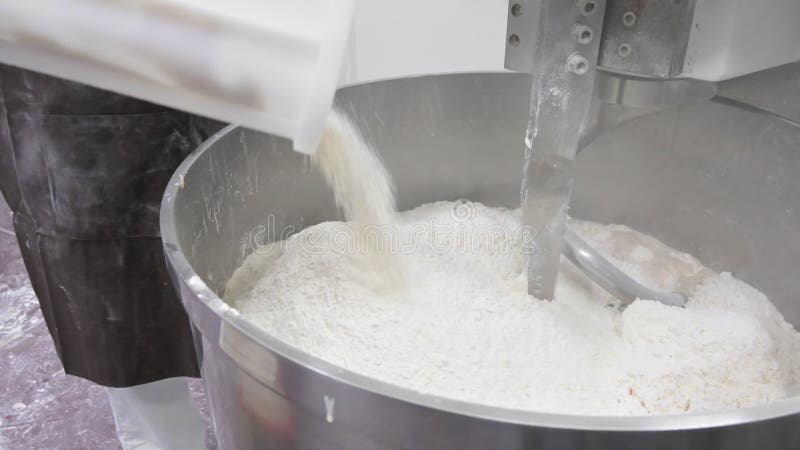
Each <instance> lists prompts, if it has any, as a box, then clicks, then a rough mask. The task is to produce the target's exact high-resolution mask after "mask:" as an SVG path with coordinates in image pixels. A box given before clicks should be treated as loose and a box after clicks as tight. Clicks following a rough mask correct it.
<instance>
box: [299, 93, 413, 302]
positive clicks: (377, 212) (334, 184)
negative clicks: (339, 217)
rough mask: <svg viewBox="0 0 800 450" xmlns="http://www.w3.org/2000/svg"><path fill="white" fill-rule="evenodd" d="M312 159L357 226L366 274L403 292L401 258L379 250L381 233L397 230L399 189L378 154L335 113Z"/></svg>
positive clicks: (347, 118) (348, 121)
mask: <svg viewBox="0 0 800 450" xmlns="http://www.w3.org/2000/svg"><path fill="white" fill-rule="evenodd" d="M312 160H313V162H314V164H315V165H316V166H317V167H318V168H319V170H320V172H321V173H322V175H323V176H324V177H325V180H326V181H327V183H328V185H329V186H330V188H331V189H332V190H333V193H334V197H335V198H336V204H337V205H338V206H339V208H341V210H342V213H343V214H344V217H345V218H346V219H347V220H348V221H350V222H353V223H354V224H355V227H354V230H353V231H354V238H355V243H356V244H358V245H360V249H362V250H365V251H363V252H362V253H363V255H364V258H363V262H364V268H365V270H373V271H379V272H381V273H382V276H383V278H384V280H385V281H386V285H387V286H390V287H392V288H400V287H402V271H401V269H400V266H399V261H398V260H397V258H396V257H395V256H396V255H392V254H391V252H389V251H386V249H384V248H381V247H380V245H381V242H380V240H381V236H382V235H383V234H382V231H388V232H391V229H392V228H391V227H393V226H394V219H395V214H396V204H395V199H394V185H393V184H392V179H391V177H390V175H389V172H387V171H386V168H385V167H384V166H383V162H382V161H381V160H380V158H379V157H378V154H377V152H375V150H374V149H373V148H372V147H371V146H370V145H369V144H368V143H367V141H366V140H365V139H364V136H363V135H362V134H361V132H360V131H359V129H358V127H357V126H356V125H355V124H354V123H353V122H352V120H350V118H349V117H348V116H347V114H346V113H345V112H343V111H341V110H340V109H337V108H334V110H333V111H332V112H331V114H330V115H329V116H328V120H327V121H326V123H325V130H324V133H323V135H322V140H321V142H320V145H319V147H318V148H317V151H316V153H315V154H314V156H313V157H312ZM382 229H383V230H382Z"/></svg>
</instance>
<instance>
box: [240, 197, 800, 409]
mask: <svg viewBox="0 0 800 450" xmlns="http://www.w3.org/2000/svg"><path fill="white" fill-rule="evenodd" d="M570 226H572V227H573V228H574V229H576V231H578V233H579V234H580V235H581V236H583V237H584V238H585V239H586V240H587V241H588V242H589V243H591V244H593V245H595V246H596V247H597V248H598V250H600V251H601V252H603V253H604V254H605V255H606V256H608V257H609V259H611V261H613V262H615V263H616V264H617V265H618V266H619V267H620V268H622V269H623V270H625V271H626V272H627V273H629V274H631V275H633V276H634V277H635V278H637V279H639V280H640V281H642V282H644V283H647V284H649V285H651V286H653V287H657V288H660V289H664V290H682V291H684V292H686V293H688V294H689V296H690V300H689V303H688V305H687V307H686V308H685V309H682V308H677V307H669V306H664V305H662V304H659V303H656V302H653V301H646V300H639V301H636V302H634V303H633V304H631V305H629V306H628V307H627V308H625V309H620V308H618V307H615V305H614V302H613V300H612V299H611V298H610V297H609V296H608V294H606V293H605V292H603V291H602V290H600V288H598V287H596V286H594V285H593V284H592V283H591V282H590V281H588V280H587V279H586V278H585V277H584V276H583V275H582V274H580V273H579V272H578V271H577V270H576V269H574V268H573V267H572V266H571V265H570V264H569V263H568V262H566V261H565V262H563V263H562V269H561V275H560V277H559V281H558V286H557V291H556V297H555V299H554V300H553V301H552V302H546V301H540V300H537V299H535V298H532V297H530V296H528V295H527V293H526V291H525V286H526V283H525V279H524V275H523V273H524V272H523V261H524V258H523V256H522V254H521V251H520V239H519V229H520V217H519V212H518V211H512V210H507V209H500V208H490V207H486V206H484V205H481V204H478V203H471V202H464V201H462V202H439V203H431V204H427V205H423V206H420V207H418V208H416V209H414V210H411V211H406V212H402V213H399V214H397V217H396V218H395V219H394V225H393V227H392V230H393V231H391V232H388V233H384V234H382V235H380V236H376V235H374V234H373V235H371V236H369V237H366V238H365V237H364V236H363V232H364V231H365V229H364V228H363V227H362V226H360V225H357V224H355V223H352V222H326V223H321V224H318V225H315V226H312V227H309V228H307V229H305V230H304V231H302V232H301V233H298V234H296V235H294V236H292V237H290V238H289V239H287V240H286V241H282V242H280V243H276V244H275V245H273V246H272V247H270V248H269V249H267V250H266V251H263V252H258V253H254V254H252V255H251V256H250V257H249V258H248V259H247V260H246V261H245V263H244V264H243V266H242V267H241V268H240V269H238V271H237V272H236V273H235V274H234V276H233V277H232V279H231V280H230V282H229V284H228V286H227V290H226V294H225V299H226V301H227V302H229V303H230V304H231V305H232V306H234V307H236V308H237V309H239V311H240V312H241V314H242V315H243V316H244V317H246V318H247V319H249V320H251V321H253V322H255V323H256V324H258V325H259V326H261V327H263V328H264V329H265V330H266V331H267V332H268V333H270V334H271V335H273V336H275V337H277V338H279V339H281V340H283V341H285V342H287V343H289V344H291V345H293V346H295V347H297V348H299V349H301V350H303V351H305V352H307V353H309V354H311V355H314V356H317V357H319V358H321V359H324V360H326V361H329V362H331V363H333V364H336V365H339V366H341V367H343V368H345V369H348V370H351V371H354V372H358V373H361V374H364V375H367V376H370V377H374V378H376V379H378V380H382V381H385V382H387V383H392V384H395V385H399V386H402V387H405V388H409V389H413V390H416V391H420V392H423V393H429V394H434V395H438V396H443V397H449V398H453V399H459V400H465V401H470V402H477V403H483V404H488V405H495V406H502V407H508V408H516V409H524V410H533V411H544V412H553V413H566V414H601V415H648V414H676V413H685V412H701V411H715V410H723V409H731V408H738V407H744V406H750V405H757V404H762V403H767V402H771V401H774V400H777V399H781V398H785V397H787V396H789V395H793V394H794V393H795V392H794V389H795V388H796V386H797V385H798V384H800V334H798V333H797V332H796V331H795V330H794V329H793V327H792V326H791V325H790V324H788V323H787V322H786V321H785V320H784V319H783V317H782V316H781V314H780V313H779V312H778V311H777V310H776V309H775V307H774V306H773V305H772V304H771V303H770V302H769V300H768V299H767V298H766V297H765V296H764V295H763V294H762V293H760V292H759V291H757V290H755V289H754V288H752V287H750V286H748V285H747V284H745V283H743V282H741V281H739V280H737V279H736V278H734V277H732V276H731V275H730V274H727V273H722V274H718V273H714V272H712V271H711V270H709V269H707V268H705V267H703V266H702V265H701V264H700V263H698V262H697V261H696V260H695V259H694V258H692V257H691V256H689V255H687V254H685V253H680V252H678V251H676V250H673V249H671V248H669V247H667V246H665V245H664V244H662V243H661V242H659V241H657V240H656V239H654V238H652V237H649V236H645V235H643V234H640V233H638V232H636V231H633V230H631V229H629V228H626V227H622V226H616V225H600V224H595V223H586V222H577V221H573V222H572V223H571V225H570ZM384 231H385V230H384ZM367 241H368V242H370V244H369V245H366V244H365V242H367ZM374 252H379V253H383V254H385V253H390V254H391V255H392V258H395V259H394V263H396V264H397V265H398V267H400V269H401V271H402V279H403V282H402V283H399V284H398V283H394V282H387V281H386V277H385V276H384V275H383V274H382V272H381V271H380V270H375V267H374V261H375V259H374V255H372V253H374Z"/></svg>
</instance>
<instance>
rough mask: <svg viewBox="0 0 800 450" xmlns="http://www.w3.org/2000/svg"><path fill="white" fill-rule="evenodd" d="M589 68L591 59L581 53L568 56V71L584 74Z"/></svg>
mask: <svg viewBox="0 0 800 450" xmlns="http://www.w3.org/2000/svg"><path fill="white" fill-rule="evenodd" d="M587 70H589V61H588V60H587V59H586V57H585V56H583V55H581V54H580V53H577V52H576V53H573V54H571V55H569V58H567V72H570V73H574V74H575V75H583V74H585V73H586V71H587Z"/></svg>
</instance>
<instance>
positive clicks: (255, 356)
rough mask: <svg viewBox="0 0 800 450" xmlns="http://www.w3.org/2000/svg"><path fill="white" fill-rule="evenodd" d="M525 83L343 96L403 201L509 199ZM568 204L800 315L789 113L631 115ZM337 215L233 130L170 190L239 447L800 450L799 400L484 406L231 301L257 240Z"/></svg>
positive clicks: (174, 248) (797, 173) (298, 175)
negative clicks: (269, 330) (381, 374)
mask: <svg viewBox="0 0 800 450" xmlns="http://www.w3.org/2000/svg"><path fill="white" fill-rule="evenodd" d="M529 85H530V82H529V78H528V77H526V76H523V75H518V74H510V73H504V74H500V73H496V74H458V75H442V76H430V77H418V78H409V79H401V80H394V81H383V82H377V83H371V84H365V85H360V86H353V87H348V88H344V89H342V90H341V91H340V92H339V93H338V95H337V98H336V103H337V104H338V105H339V106H341V107H342V108H344V109H346V110H347V111H348V112H350V113H351V114H352V115H353V116H354V117H355V120H356V122H357V123H358V125H360V127H361V128H362V130H363V131H364V133H365V135H366V137H367V138H368V139H369V140H370V141H372V142H374V143H375V144H376V147H377V148H378V149H379V151H380V153H381V155H382V157H383V159H384V160H385V162H386V165H387V166H388V168H389V169H390V171H391V173H392V175H393V176H394V180H395V182H396V184H397V191H398V194H399V199H398V200H399V206H400V207H401V208H410V207H413V206H416V205H419V204H421V203H423V202H429V201H433V200H446V199H449V200H453V199H458V198H469V199H472V200H475V201H480V202H484V203H486V204H489V205H502V206H509V207H511V206H516V205H518V203H519V190H520V189H519V188H520V175H521V173H522V171H521V164H522V147H521V137H522V136H523V134H524V128H525V123H524V122H525V120H526V117H527V108H528V98H527V95H525V93H526V92H527V89H529V88H528V86H529ZM571 212H572V214H573V215H574V216H576V217H579V218H585V219H591V220H596V221H601V222H612V223H621V224H626V225H629V226H631V227H633V228H636V229H638V230H640V231H643V232H645V233H649V234H651V235H654V236H656V237H658V238H660V239H661V240H663V241H664V242H666V243H667V244H669V245H671V246H673V247H675V248H678V249H680V250H684V251H687V252H689V253H692V254H693V255H695V256H697V257H698V258H700V260H702V261H703V262H704V263H705V264H707V265H708V266H710V267H712V268H714V269H718V270H728V271H732V272H733V273H734V274H735V275H736V276H738V277H740V278H741V279H743V280H746V281H747V282H749V283H751V284H752V285H754V286H756V287H757V288H759V289H760V290H762V291H763V292H765V293H766V294H767V295H769V296H770V298H771V299H772V301H773V302H774V303H775V304H776V305H777V306H778V307H779V308H780V310H781V311H782V312H783V314H784V315H785V316H786V318H787V319H788V320H789V321H791V322H793V323H795V324H798V323H800V302H798V300H800V297H798V286H800V283H798V280H797V275H796V272H797V268H798V267H800V129H798V128H796V127H795V126H794V125H792V124H790V123H787V122H785V121H781V120H778V119H776V118H775V117H771V116H769V115H764V114H759V113H757V112H753V111H747V110H744V109H742V108H736V107H733V106H731V105H725V104H720V103H715V102H703V103H700V104H697V105H692V106H687V107H683V108H681V109H679V110H676V111H669V112H664V113H660V114H657V115H654V116H650V117H645V118H642V119H638V120H636V121H634V122H632V123H629V124H626V125H623V126H622V127H621V128H618V129H615V130H613V131H611V132H609V133H607V134H606V135H603V136H601V137H600V138H599V139H598V140H596V141H595V142H594V143H593V144H592V145H591V146H590V147H588V148H586V149H585V150H584V151H582V152H581V154H580V155H579V157H578V168H577V181H576V184H575V189H574V195H573V202H572V209H571ZM335 218H338V213H337V211H336V208H335V207H334V203H333V200H332V195H331V193H330V192H329V190H328V189H327V187H326V186H325V184H324V182H323V181H322V180H321V178H320V176H319V175H318V174H317V173H316V172H315V171H314V170H313V169H312V168H311V166H310V164H309V162H308V160H306V159H305V158H304V157H303V156H301V155H299V154H296V153H294V152H293V151H292V150H291V147H290V143H289V142H288V141H286V140H283V139H278V138H275V137H271V136H267V135H263V134H259V133H255V132H251V131H248V130H244V129H240V128H236V127H228V128H226V129H225V130H223V131H222V132H221V133H219V134H217V135H216V136H214V137H213V138H212V139H210V140H209V141H208V142H206V143H205V144H204V145H203V146H202V147H201V148H199V149H198V150H197V151H196V152H195V153H194V154H192V156H191V157H189V158H188V159H187V160H186V161H185V162H184V163H183V165H182V166H181V167H180V168H179V169H178V171H177V173H176V174H175V176H174V177H173V180H172V183H171V184H170V186H169V188H168V189H167V192H166V194H165V198H164V203H163V207H162V219H161V220H162V223H161V229H162V233H163V238H164V246H165V250H166V255H167V259H168V263H169V265H170V268H171V271H172V275H173V278H174V280H173V281H174V284H175V286H176V288H177V289H178V290H179V291H180V295H181V297H182V299H183V302H184V304H185V306H186V309H187V311H188V312H189V316H190V318H191V321H192V323H193V325H194V327H195V331H196V333H195V337H196V343H197V349H198V351H199V353H200V355H201V359H202V370H203V377H204V379H205V384H206V388H207V392H208V395H209V400H210V406H211V411H212V413H213V417H214V423H215V425H216V431H217V435H218V438H219V442H220V445H221V447H222V448H223V449H238V450H245V449H256V448H298V449H326V450H331V449H347V450H353V449H383V448H386V449H405V448H407V449H523V448H525V449H570V450H573V449H644V448H648V449H709V448H725V449H754V448H758V449H777V448H797V447H800V398H792V399H789V400H785V401H780V402H776V403H773V404H770V405H766V406H758V407H751V408H743V409H739V410H735V411H723V412H718V413H712V414H689V415H682V416H667V417H599V416H575V415H556V414H542V413H535V412H522V411H514V410H506V409H499V408H494V407H489V406H483V405H478V404H468V403H463V402H458V401H453V400H448V399H444V398H437V397H433V396H429V395H423V394H420V393H417V392H412V391H410V390H406V389H403V388H401V387H397V386H391V385H387V384H384V383H381V382H378V381H375V380H372V379H369V378H366V377H363V376H360V375H358V374H355V373H351V372H348V371H345V370H342V369H340V368H338V367H335V366H333V365H331V364H327V363H325V362H324V361H321V360H319V359H317V358H314V357H311V356H309V355H307V354H305V353H303V352H301V351H299V350H298V349H295V348H292V347H290V346H288V345H286V344H284V343H283V342H281V341H279V340H277V339H275V338H273V337H271V336H269V335H267V334H266V333H264V332H262V331H261V330H259V329H257V328H255V327H253V326H252V325H250V324H249V323H247V322H246V321H245V320H243V319H242V318H240V317H239V316H238V315H237V314H236V311H234V310H232V309H231V308H229V307H227V305H225V304H224V303H223V302H222V301H221V300H220V298H221V296H222V294H223V291H224V286H225V283H226V281H227V280H228V279H229V277H230V276H231V273H232V272H233V271H234V270H235V269H236V268H237V267H238V266H239V265H240V263H241V262H242V261H243V259H244V258H245V257H246V256H247V255H248V254H249V253H250V252H252V251H253V250H254V249H255V248H259V247H260V246H263V245H267V244H268V242H269V241H270V239H278V238H280V232H281V231H282V230H292V229H294V230H299V229H301V228H303V227H305V226H308V225H310V224H315V223H318V222H320V221H323V220H329V219H335ZM291 227H293V228H291ZM799 356H800V355H799Z"/></svg>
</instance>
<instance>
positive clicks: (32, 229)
mask: <svg viewBox="0 0 800 450" xmlns="http://www.w3.org/2000/svg"><path fill="white" fill-rule="evenodd" d="M219 126H220V125H219V124H217V123H215V122H211V121H207V120H205V119H199V118H195V117H192V116H190V115H188V114H186V113H182V112H179V111H174V110H170V109H167V108H164V107H161V106H157V105H153V104H151V103H146V102H142V101H139V100H135V99H131V98H128V97H124V96H121V95H117V94H113V93H110V92H107V91H102V90H98V89H94V88H90V87H87V86H84V85H80V84H77V83H72V82H67V81H63V80H59V79H57V78H52V77H48V76H45V75H41V74H37V73H33V72H29V71H24V70H21V69H17V68H13V67H9V66H0V190H2V192H3V196H4V197H5V199H6V201H7V202H8V204H9V206H10V207H11V209H12V211H13V212H14V227H15V230H16V233H17V238H18V240H19V244H20V249H21V250H22V256H23V259H24V261H25V265H26V267H27V269H28V273H29V275H30V278H31V283H32V285H33V288H34V290H35V291H36V295H37V296H38V298H39V304H40V305H41V309H42V313H43V315H44V318H45V321H46V322H47V327H48V329H49V330H50V334H51V335H52V337H53V341H54V343H55V347H56V350H57V352H58V355H59V357H60V358H61V362H62V363H63V364H64V369H65V371H66V372H67V373H68V374H71V375H76V376H79V377H82V378H86V379H88V380H91V381H94V382H96V383H99V384H102V385H105V386H113V387H125V386H132V385H137V384H143V383H148V382H151V381H156V380H159V379H163V378H169V377H176V376H194V377H196V376H199V372H198V367H197V360H196V358H195V353H194V345H193V341H192V335H191V331H190V326H189V322H188V319H187V317H186V314H185V312H184V310H183V307H182V306H181V304H180V301H179V299H178V298H177V296H176V295H175V292H174V291H173V289H172V287H171V286H170V280H169V277H168V275H167V271H166V266H165V262H164V255H163V252H162V248H161V239H160V237H159V229H158V213H159V207H160V204H161V196H162V194H163V192H164V188H165V186H166V184H167V182H168V180H169V177H170V176H171V175H172V172H173V171H174V170H175V168H177V166H178V164H180V162H181V161H182V160H183V158H184V157H186V156H187V155H188V154H189V153H190V152H191V151H192V150H193V149H194V148H195V147H196V146H197V145H198V144H199V143H200V142H201V141H202V140H203V139H204V138H205V136H206V135H207V134H208V133H206V131H214V130H215V129H217V128H219Z"/></svg>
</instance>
